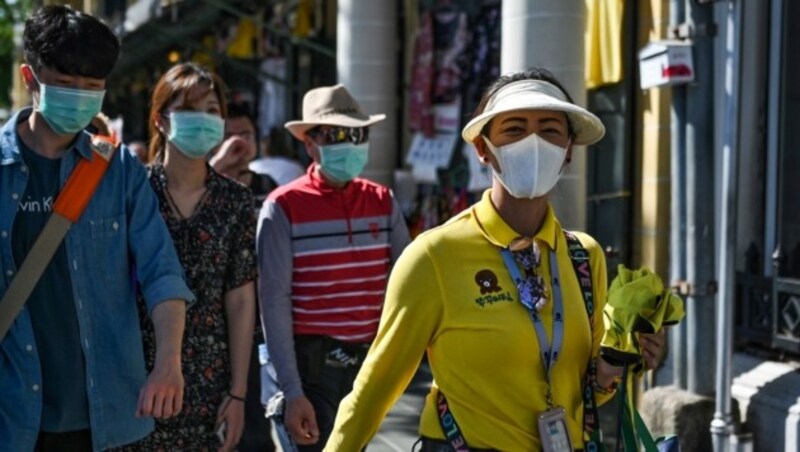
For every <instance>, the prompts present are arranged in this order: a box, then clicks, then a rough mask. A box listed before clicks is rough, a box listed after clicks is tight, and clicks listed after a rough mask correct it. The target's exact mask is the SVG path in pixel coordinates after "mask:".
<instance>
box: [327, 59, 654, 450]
mask: <svg viewBox="0 0 800 452" xmlns="http://www.w3.org/2000/svg"><path fill="white" fill-rule="evenodd" d="M604 133H605V128H604V127H603V124H602V123H601V122H600V120H599V119H598V118H597V117H596V116H595V115H593V114H592V113H590V112H588V111H587V110H585V109H583V108H581V107H579V106H577V105H575V104H573V103H572V100H571V99H570V97H569V95H568V94H567V93H566V91H565V90H564V89H563V87H562V86H561V85H560V84H559V82H558V81H557V80H555V78H554V77H553V76H552V75H551V74H550V73H549V72H547V71H545V70H541V69H531V70H529V71H525V72H521V73H516V74H512V75H508V76H503V77H500V78H499V79H498V80H497V81H496V82H495V83H494V84H493V85H492V86H490V87H489V88H488V89H487V91H486V93H485V94H484V97H483V99H482V101H481V103H480V105H479V106H478V109H477V114H476V116H475V117H474V118H473V119H472V120H471V121H470V122H469V123H468V124H467V125H466V127H464V130H463V131H462V136H463V138H464V139H465V140H466V141H468V142H471V143H473V144H474V145H475V147H476V149H477V153H478V158H479V159H480V160H481V162H482V163H483V164H485V165H491V168H492V170H493V174H494V178H493V184H492V188H491V189H490V190H487V191H486V192H485V193H484V195H483V199H481V200H480V201H479V202H477V203H476V204H475V205H473V206H472V207H470V208H469V209H467V210H466V211H464V212H462V213H461V214H459V215H458V216H456V217H454V218H453V219H451V220H450V221H448V222H447V223H446V224H444V225H442V226H440V227H438V228H435V229H433V230H431V231H428V232H427V233H425V234H422V235H420V236H419V237H418V238H417V239H416V240H415V241H414V242H413V243H412V244H411V245H410V246H409V247H408V248H406V250H405V251H404V253H403V255H402V256H401V257H400V259H399V261H398V262H397V263H396V265H395V267H394V269H393V271H392V275H391V277H390V279H389V283H388V288H387V293H386V301H385V305H384V310H383V315H382V318H381V323H380V327H379V330H378V336H377V338H376V339H375V342H374V343H373V345H372V348H371V349H370V352H369V355H368V356H367V358H366V361H365V362H364V365H363V367H362V369H361V371H360V373H359V375H358V378H357V379H356V382H355V384H354V387H353V391H352V392H351V393H350V394H349V395H348V396H347V397H346V398H345V399H344V400H343V401H342V403H341V405H340V407H339V411H338V415H337V418H336V424H335V426H334V430H333V434H332V435H331V437H330V440H329V441H328V443H327V446H326V448H325V450H326V451H347V452H351V451H357V450H361V449H362V448H363V447H364V446H365V445H366V444H367V442H368V441H369V440H370V438H371V437H372V436H373V435H374V434H375V432H376V431H377V430H378V427H379V426H380V423H381V420H382V419H383V417H384V416H385V415H386V413H387V412H388V410H389V409H390V408H391V407H392V405H393V404H394V402H395V401H396V400H397V398H398V397H399V396H400V395H401V394H402V393H403V391H404V390H405V388H406V386H407V385H408V383H409V382H410V380H411V378H412V377H413V375H414V373H415V371H416V369H417V365H418V363H419V361H420V359H421V357H422V354H423V353H424V352H427V355H428V361H429V363H430V367H431V370H432V372H433V375H434V380H435V381H434V382H433V385H432V388H431V392H430V394H428V396H427V398H426V401H425V407H424V409H423V412H422V415H421V419H420V429H419V431H420V434H421V435H422V450H423V451H447V450H456V451H462V450H464V451H465V450H472V451H475V450H501V451H532V450H542V449H543V448H545V446H546V447H547V448H546V449H545V450H555V451H561V450H572V449H583V448H584V447H585V448H586V449H592V448H593V447H592V446H593V444H590V442H591V441H593V439H592V438H593V436H592V435H591V434H590V432H591V431H592V430H593V428H594V427H596V425H595V424H594V422H596V418H593V417H592V416H591V414H592V413H591V411H592V408H594V405H595V404H596V403H598V402H603V401H605V400H608V399H609V398H610V397H611V395H612V394H613V391H614V382H615V379H617V378H618V377H619V375H620V374H621V373H622V370H621V368H615V367H613V366H611V365H609V364H608V363H607V362H605V361H604V360H603V359H602V358H600V357H599V348H600V341H601V339H602V337H603V333H604V328H603V321H602V309H603V305H604V303H605V297H606V285H607V278H606V263H605V258H604V256H603V251H602V248H601V247H600V245H599V244H598V243H597V242H596V241H595V240H594V239H592V238H591V237H590V236H588V235H586V234H583V233H578V232H574V233H565V231H564V230H562V228H561V226H560V224H559V223H558V220H557V219H556V217H555V215H554V213H553V209H552V207H551V206H550V204H549V202H548V193H549V192H550V190H552V188H553V187H554V186H555V184H556V182H557V181H558V179H559V177H560V175H561V172H562V171H563V169H564V167H565V166H566V165H567V164H569V162H570V158H571V155H572V146H573V145H588V144H592V143H595V142H597V141H598V140H600V139H601V138H602V137H603V135H604ZM587 263H588V265H586V264H587ZM663 347H664V336H663V333H658V334H656V335H653V336H651V337H647V338H643V339H642V349H643V357H644V358H645V361H646V362H647V364H648V365H650V366H652V365H654V364H655V362H656V358H657V357H659V356H661V355H662V353H663ZM587 387H589V388H592V389H593V391H584V388H587ZM584 394H588V396H587V397H585V396H584ZM585 406H586V407H588V409H587V410H584V407H585ZM584 411H586V414H588V416H586V417H584ZM594 440H596V438H594Z"/></svg>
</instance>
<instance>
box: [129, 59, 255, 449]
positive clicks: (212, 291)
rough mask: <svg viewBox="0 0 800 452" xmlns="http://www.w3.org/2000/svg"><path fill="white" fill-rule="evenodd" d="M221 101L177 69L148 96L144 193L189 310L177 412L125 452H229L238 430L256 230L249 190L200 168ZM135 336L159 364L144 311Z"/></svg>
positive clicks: (200, 74) (208, 78)
mask: <svg viewBox="0 0 800 452" xmlns="http://www.w3.org/2000/svg"><path fill="white" fill-rule="evenodd" d="M224 91H225V88H224V86H223V84H222V82H221V80H220V79H219V78H218V77H217V76H216V75H214V74H212V73H210V72H208V71H206V70H205V69H203V68H201V67H199V66H197V65H194V64H180V65H177V66H174V67H173V68H172V69H170V70H169V71H168V72H167V73H166V74H164V76H163V77H162V78H161V80H159V82H158V84H157V85H156V88H155V90H154V92H153V99H152V107H151V111H150V132H151V143H150V149H149V159H150V162H151V163H152V166H151V168H150V183H151V185H152V188H153V190H154V191H155V193H156V195H157V197H158V200H159V203H160V207H161V214H162V215H163V217H164V220H165V221H166V223H167V226H168V227H169V230H170V233H171V234H172V238H173V240H174V242H175V247H176V248H177V251H178V256H179V257H180V260H181V263H182V264H183V267H184V270H185V272H186V279H187V282H188V284H189V287H190V288H191V289H192V291H193V292H194V294H195V296H196V297H197V302H196V304H194V305H193V306H191V307H190V308H189V309H188V310H187V314H186V315H187V318H186V332H185V335H184V338H183V350H182V354H181V356H182V367H183V375H184V379H185V391H184V397H183V409H182V411H181V412H180V414H178V415H177V416H174V417H172V418H170V419H167V420H165V421H157V422H156V430H155V431H154V432H153V433H152V434H151V435H150V436H148V437H147V438H145V439H144V440H142V441H140V442H138V443H136V444H134V445H133V446H132V447H130V448H128V450H146V451H160V450H163V451H175V450H191V451H206V450H208V451H212V450H233V448H234V447H235V446H236V443H237V442H238V441H239V438H240V437H241V434H242V429H243V427H244V403H243V402H244V398H245V395H246V391H247V370H248V364H249V359H250V348H251V344H252V333H253V327H254V324H255V302H256V301H255V286H254V280H255V278H256V263H255V257H254V255H253V253H254V243H255V227H256V223H255V217H254V215H253V208H252V206H253V197H252V194H251V193H250V190H249V189H247V188H246V187H244V186H243V185H241V184H239V183H238V182H235V181H233V180H230V179H227V178H225V177H223V176H221V175H219V174H218V173H216V172H215V171H214V170H213V169H212V168H211V167H210V166H209V165H208V164H207V163H206V158H205V157H206V155H207V154H208V153H209V152H210V151H211V150H212V149H213V148H215V147H217V146H218V145H219V143H220V142H221V141H222V137H223V126H224V121H223V118H224V117H225V115H226V111H225V105H226V103H225V95H224ZM142 330H143V337H144V347H145V353H146V356H147V359H148V366H152V365H153V363H154V362H155V360H158V359H159V357H158V356H155V352H154V350H155V336H154V333H153V327H152V324H151V323H150V321H149V320H148V317H147V316H146V313H145V312H144V311H143V310H142ZM218 431H221V432H222V433H221V436H222V438H223V439H224V441H223V440H221V439H220V438H219V437H218V433H217V432H218Z"/></svg>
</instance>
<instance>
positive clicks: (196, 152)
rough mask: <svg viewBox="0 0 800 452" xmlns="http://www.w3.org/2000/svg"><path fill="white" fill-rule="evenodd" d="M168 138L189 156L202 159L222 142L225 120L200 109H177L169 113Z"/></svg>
mask: <svg viewBox="0 0 800 452" xmlns="http://www.w3.org/2000/svg"><path fill="white" fill-rule="evenodd" d="M169 123H170V126H169V136H168V137H167V139H168V140H169V141H171V142H172V144H174V145H175V147H176V148H178V150H179V151H181V152H183V154H184V155H186V156H187V157H189V158H193V159H201V158H204V157H205V156H206V155H208V153H209V152H210V151H211V150H212V149H214V147H215V146H216V145H218V144H220V143H221V142H222V138H223V136H224V134H225V121H224V120H223V119H222V118H220V117H219V116H217V115H212V114H210V113H203V112H199V111H175V112H172V113H170V115H169Z"/></svg>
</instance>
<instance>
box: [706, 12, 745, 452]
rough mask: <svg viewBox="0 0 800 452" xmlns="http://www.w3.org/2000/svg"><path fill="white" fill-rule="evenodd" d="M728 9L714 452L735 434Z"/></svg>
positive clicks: (731, 22) (737, 34)
mask: <svg viewBox="0 0 800 452" xmlns="http://www.w3.org/2000/svg"><path fill="white" fill-rule="evenodd" d="M725 6H726V22H727V33H726V36H725V117H724V118H725V121H724V126H723V127H724V131H725V133H724V137H723V139H724V143H723V146H722V187H721V190H722V200H721V201H722V205H721V206H720V215H721V218H722V227H721V228H720V234H721V235H722V236H721V237H720V250H719V293H718V294H717V346H718V347H719V349H718V351H717V401H716V411H715V412H714V420H713V421H711V434H712V436H713V438H712V439H713V443H714V451H715V452H726V451H728V450H729V448H730V436H731V434H732V433H733V427H734V425H733V417H732V416H731V389H730V388H731V359H732V354H733V346H732V342H733V341H732V339H733V337H732V335H733V331H732V328H733V326H732V325H733V306H734V294H735V287H734V271H735V268H734V262H735V260H736V257H735V253H736V195H737V194H736V186H737V183H736V182H737V178H738V174H739V173H738V171H739V168H738V166H739V137H738V130H739V127H738V120H739V105H738V102H739V51H740V49H741V30H740V26H739V24H740V20H741V9H742V2H741V1H735V0H730V1H729V2H728V3H727V5H725Z"/></svg>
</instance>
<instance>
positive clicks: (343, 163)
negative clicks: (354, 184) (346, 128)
mask: <svg viewBox="0 0 800 452" xmlns="http://www.w3.org/2000/svg"><path fill="white" fill-rule="evenodd" d="M368 150H369V143H361V144H353V143H339V144H330V145H327V146H319V154H320V162H319V166H320V169H322V172H323V173H325V175H326V176H328V177H330V178H331V179H333V180H335V181H337V182H349V181H351V180H353V179H354V178H355V177H357V176H358V175H359V174H361V172H362V171H364V166H366V165H367V159H368V156H367V151H368Z"/></svg>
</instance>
